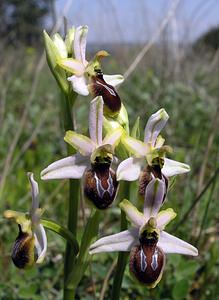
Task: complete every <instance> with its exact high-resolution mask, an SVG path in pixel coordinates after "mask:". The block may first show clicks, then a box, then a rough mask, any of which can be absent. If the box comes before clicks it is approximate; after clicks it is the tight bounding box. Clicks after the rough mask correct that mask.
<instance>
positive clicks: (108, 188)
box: [94, 171, 114, 198]
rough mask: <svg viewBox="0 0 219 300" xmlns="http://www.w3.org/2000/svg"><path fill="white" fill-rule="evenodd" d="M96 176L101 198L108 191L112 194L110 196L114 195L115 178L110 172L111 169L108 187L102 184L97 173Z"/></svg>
mask: <svg viewBox="0 0 219 300" xmlns="http://www.w3.org/2000/svg"><path fill="white" fill-rule="evenodd" d="M94 178H95V180H96V187H97V192H98V194H99V196H100V198H103V196H104V194H105V193H106V192H108V193H109V194H110V196H111V197H112V195H113V193H114V186H113V179H112V176H111V174H110V171H109V175H108V179H107V185H108V187H107V189H105V188H104V187H103V186H102V182H101V179H99V178H98V177H97V175H96V173H94Z"/></svg>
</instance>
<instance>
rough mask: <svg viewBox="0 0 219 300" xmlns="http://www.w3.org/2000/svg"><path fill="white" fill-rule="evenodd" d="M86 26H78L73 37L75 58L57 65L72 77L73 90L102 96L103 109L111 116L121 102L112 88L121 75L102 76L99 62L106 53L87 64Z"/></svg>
mask: <svg viewBox="0 0 219 300" xmlns="http://www.w3.org/2000/svg"><path fill="white" fill-rule="evenodd" d="M87 32H88V26H79V27H77V28H76V30H75V35H74V43H73V49H74V56H75V58H63V59H60V60H59V61H58V64H59V65H60V66H61V67H62V68H64V69H65V70H66V71H68V72H70V73H72V74H73V75H72V76H70V77H68V80H69V81H70V82H71V84H72V88H73V90H74V91H75V92H76V93H78V94H80V95H82V96H87V95H88V94H89V92H91V93H92V94H93V95H94V96H95V97H96V96H102V97H103V101H104V104H105V106H106V107H105V108H106V109H107V108H108V111H109V112H111V113H112V114H115V113H118V112H119V110H120V108H121V100H120V98H119V95H118V94H117V92H116V91H115V89H114V87H116V86H118V85H119V84H121V83H122V82H123V80H124V78H123V76H122V75H103V74H102V72H101V68H100V63H99V60H100V59H101V58H103V57H105V56H108V53H107V52H106V51H99V52H98V53H97V54H96V56H95V58H94V59H93V60H91V61H90V62H88V61H87V60H86V57H85V52H86V39H87Z"/></svg>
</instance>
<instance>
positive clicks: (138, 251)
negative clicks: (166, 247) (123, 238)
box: [129, 244, 165, 288]
mask: <svg viewBox="0 0 219 300" xmlns="http://www.w3.org/2000/svg"><path fill="white" fill-rule="evenodd" d="M164 266H165V254H164V253H163V251H162V250H161V248H159V247H157V246H156V244H155V245H154V244H152V245H151V244H143V245H138V246H135V247H133V248H132V250H131V253H130V261H129V268H130V272H131V274H132V275H133V276H134V277H135V278H136V279H137V280H138V281H139V282H140V283H142V284H145V285H147V286H148V287H149V288H154V287H155V286H156V285H157V283H158V282H159V281H160V279H161V277H162V273H163V269H164Z"/></svg>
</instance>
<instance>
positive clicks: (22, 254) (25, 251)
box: [11, 225, 35, 269]
mask: <svg viewBox="0 0 219 300" xmlns="http://www.w3.org/2000/svg"><path fill="white" fill-rule="evenodd" d="M18 226H19V234H18V236H17V238H16V240H15V243H14V246H13V250H12V255H11V258H12V261H13V263H14V265H15V266H16V267H17V268H19V269H25V268H27V267H30V266H32V265H33V264H34V261H35V259H34V237H33V236H32V235H30V234H28V233H25V232H22V230H21V226H20V225H18Z"/></svg>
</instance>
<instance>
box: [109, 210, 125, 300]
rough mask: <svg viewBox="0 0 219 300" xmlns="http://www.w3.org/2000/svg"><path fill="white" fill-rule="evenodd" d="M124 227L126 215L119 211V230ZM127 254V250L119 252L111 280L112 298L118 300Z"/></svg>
mask: <svg viewBox="0 0 219 300" xmlns="http://www.w3.org/2000/svg"><path fill="white" fill-rule="evenodd" d="M126 229H127V220H126V215H125V213H124V212H123V211H121V231H123V230H126ZM128 255H129V253H127V252H119V255H118V262H117V266H116V273H115V276H114V280H113V289H112V295H111V299H112V300H119V298H120V291H121V286H122V279H123V274H124V271H125V267H126V263H127V259H128Z"/></svg>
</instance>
